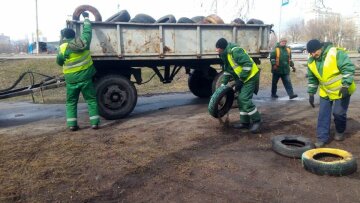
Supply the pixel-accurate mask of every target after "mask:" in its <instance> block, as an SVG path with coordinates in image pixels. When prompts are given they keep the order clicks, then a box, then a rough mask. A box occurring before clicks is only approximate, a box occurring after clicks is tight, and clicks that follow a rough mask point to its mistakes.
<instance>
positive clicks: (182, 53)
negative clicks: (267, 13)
mask: <svg viewBox="0 0 360 203" xmlns="http://www.w3.org/2000/svg"><path fill="white" fill-rule="evenodd" d="M67 27H69V28H72V29H74V30H75V32H76V34H77V35H80V34H81V32H82V28H83V22H82V21H78V20H69V21H67ZM92 27H93V30H92V32H93V33H92V41H91V45H90V51H91V55H92V59H93V61H94V66H95V68H96V70H97V74H96V76H95V80H94V81H95V86H96V92H97V100H98V105H99V113H100V115H101V116H103V117H104V118H106V119H119V118H123V117H126V116H127V115H129V114H130V113H131V112H132V111H133V109H134V107H135V105H136V102H137V90H136V88H135V86H134V83H137V84H141V83H142V77H141V72H142V70H143V69H144V68H148V69H151V70H152V71H154V74H156V75H157V77H158V78H159V79H160V81H161V82H162V83H164V84H165V83H171V82H172V80H173V79H174V77H175V75H176V74H177V73H178V72H179V71H180V70H181V69H182V68H185V70H186V73H187V74H188V75H189V77H188V86H189V89H190V91H191V92H192V93H193V94H194V95H196V96H198V97H209V96H211V94H212V89H213V88H212V86H213V84H215V83H216V81H214V79H218V78H219V76H220V75H221V74H222V72H221V71H220V72H219V73H218V72H217V70H216V69H215V68H214V66H215V65H221V60H220V59H219V57H218V54H217V53H216V50H215V42H216V41H217V40H218V39H219V38H221V37H223V38H225V39H227V40H228V41H229V42H234V43H237V44H239V45H240V46H241V47H242V48H244V49H245V50H246V51H247V52H248V53H249V55H250V56H251V57H252V58H253V60H254V61H255V62H258V63H259V61H260V60H259V59H260V58H266V57H267V56H268V54H269V52H270V51H269V38H270V34H271V31H272V30H271V28H272V25H266V24H243V25H235V24H195V23H192V24H180V23H152V24H147V23H129V22H97V21H94V22H92ZM132 76H133V77H132ZM131 78H134V79H133V80H134V81H131Z"/></svg>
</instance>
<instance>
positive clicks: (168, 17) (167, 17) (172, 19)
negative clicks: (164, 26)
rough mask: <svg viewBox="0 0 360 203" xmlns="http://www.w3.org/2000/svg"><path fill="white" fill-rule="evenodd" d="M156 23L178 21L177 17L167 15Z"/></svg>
mask: <svg viewBox="0 0 360 203" xmlns="http://www.w3.org/2000/svg"><path fill="white" fill-rule="evenodd" d="M156 23H176V18H175V16H173V15H166V16H163V17H161V18H159V19H158V20H157V21H156Z"/></svg>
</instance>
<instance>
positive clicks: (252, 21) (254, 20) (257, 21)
mask: <svg viewBox="0 0 360 203" xmlns="http://www.w3.org/2000/svg"><path fill="white" fill-rule="evenodd" d="M246 24H257V25H262V24H264V22H263V21H262V20H258V19H254V18H252V19H250V20H248V21H247V22H246Z"/></svg>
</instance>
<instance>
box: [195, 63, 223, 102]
mask: <svg viewBox="0 0 360 203" xmlns="http://www.w3.org/2000/svg"><path fill="white" fill-rule="evenodd" d="M206 71H207V72H206ZM216 74H217V72H216V70H215V69H214V68H212V67H209V68H208V69H207V70H204V71H203V70H193V71H192V72H191V73H190V74H189V78H188V86H189V89H190V91H191V92H192V93H193V94H194V95H195V96H198V97H200V98H206V97H210V96H211V95H212V90H211V86H212V82H213V80H214V78H215V76H216Z"/></svg>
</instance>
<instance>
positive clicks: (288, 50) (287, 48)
mask: <svg viewBox="0 0 360 203" xmlns="http://www.w3.org/2000/svg"><path fill="white" fill-rule="evenodd" d="M286 51H287V53H288V61H289V65H290V54H291V50H290V48H289V47H286ZM275 53H276V57H275V60H276V63H275V64H276V66H279V65H280V48H279V47H276V49H275Z"/></svg>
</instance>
